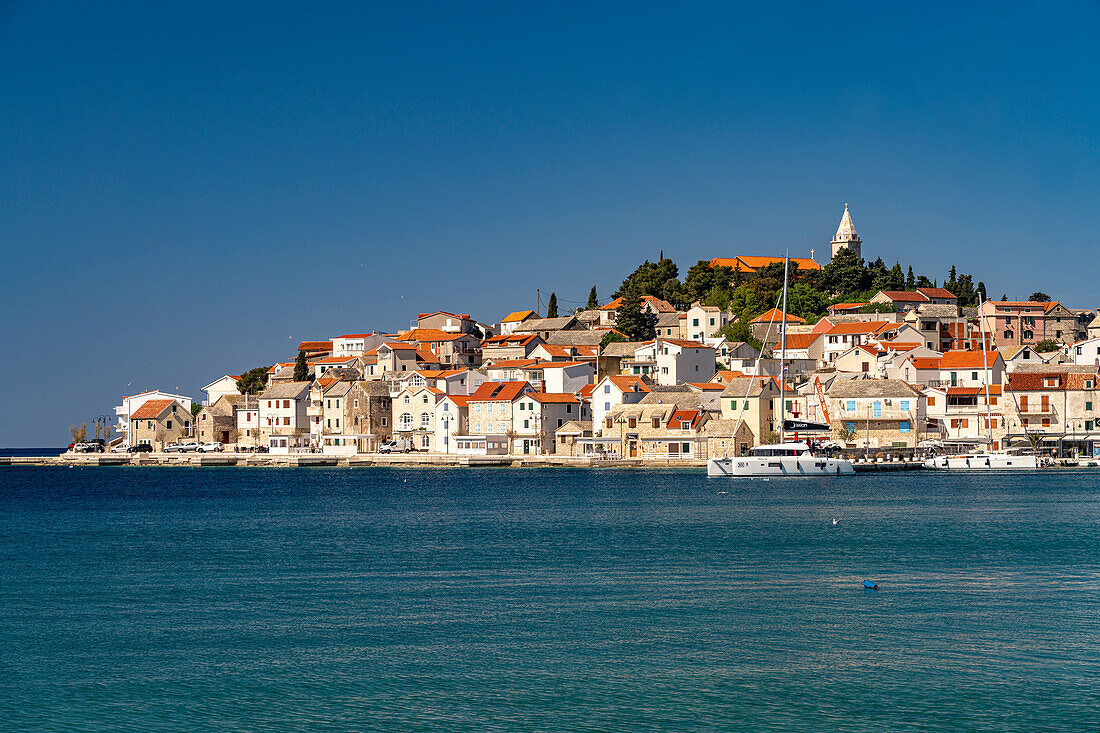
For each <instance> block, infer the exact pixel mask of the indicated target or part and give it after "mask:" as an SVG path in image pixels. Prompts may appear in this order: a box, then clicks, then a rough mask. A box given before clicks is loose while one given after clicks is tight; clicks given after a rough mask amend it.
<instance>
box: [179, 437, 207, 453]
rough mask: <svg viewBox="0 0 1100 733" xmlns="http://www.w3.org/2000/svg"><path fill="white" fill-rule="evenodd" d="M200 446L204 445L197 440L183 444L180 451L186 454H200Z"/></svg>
mask: <svg viewBox="0 0 1100 733" xmlns="http://www.w3.org/2000/svg"><path fill="white" fill-rule="evenodd" d="M200 446H202V443H200V442H199V441H197V440H192V441H190V442H187V443H182V444H181V445H180V450H181V451H183V452H184V453H198V452H199V450H201V447H200Z"/></svg>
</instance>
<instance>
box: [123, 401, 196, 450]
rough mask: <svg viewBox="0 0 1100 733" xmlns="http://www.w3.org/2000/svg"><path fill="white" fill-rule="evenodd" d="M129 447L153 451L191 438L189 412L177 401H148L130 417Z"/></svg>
mask: <svg viewBox="0 0 1100 733" xmlns="http://www.w3.org/2000/svg"><path fill="white" fill-rule="evenodd" d="M130 435H131V440H132V441H133V442H132V443H131V445H151V446H153V450H154V451H160V450H163V449H164V446H166V445H168V444H169V443H178V442H179V441H181V440H183V439H184V438H188V437H190V436H191V411H190V410H188V409H187V408H186V407H184V406H183V404H182V403H181V402H179V401H177V400H148V401H146V402H145V404H143V405H142V406H141V407H139V408H138V409H137V410H136V411H134V413H133V414H131V415H130Z"/></svg>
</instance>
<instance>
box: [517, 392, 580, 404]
mask: <svg viewBox="0 0 1100 733" xmlns="http://www.w3.org/2000/svg"><path fill="white" fill-rule="evenodd" d="M527 396H528V397H530V398H531V399H533V400H534V401H535V402H541V403H543V404H549V403H559V404H565V403H576V402H580V400H579V399H578V398H577V396H576V395H575V394H573V393H572V392H529V393H528V394H527Z"/></svg>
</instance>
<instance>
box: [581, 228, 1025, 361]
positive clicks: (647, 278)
mask: <svg viewBox="0 0 1100 733" xmlns="http://www.w3.org/2000/svg"><path fill="white" fill-rule="evenodd" d="M678 274H679V269H678V268H677V266H676V263H674V262H673V261H672V260H670V259H668V258H666V257H664V256H663V254H662V257H661V259H660V260H658V261H657V262H655V263H654V262H650V261H649V260H646V261H645V262H643V263H642V264H641V265H639V266H638V267H637V268H636V269H635V270H634V271H633V272H631V273H630V274H629V275H627V277H626V279H624V280H623V282H622V284H621V285H620V286H619V289H618V290H617V291H616V292H615V297H621V296H623V295H625V294H627V293H633V294H635V295H637V296H644V295H652V296H654V297H657V298H661V299H662V300H667V301H668V302H669V303H671V304H672V305H673V306H674V307H676V308H677V309H679V310H685V309H687V308H689V307H690V306H691V304H692V303H695V302H699V303H702V304H703V305H712V306H717V307H719V308H721V309H723V310H728V311H730V312H732V313H733V315H734V317H735V319H736V320H735V323H734V324H732V325H737V324H741V325H744V326H745V331H747V324H748V323H749V322H750V321H751V320H752V319H753V318H755V317H756V316H758V315H760V314H761V313H763V312H765V311H767V310H769V309H771V308H775V307H777V306H778V305H779V296H780V294H781V293H782V290H783V263H782V262H781V261H780V262H774V263H772V264H770V265H768V266H766V267H762V268H760V269H759V270H758V271H756V272H742V271H741V269H740V266H738V267H737V268H735V269H732V270H731V269H730V268H728V267H711V266H710V262H709V261H707V260H699V261H698V262H696V263H695V264H694V265H692V266H691V268H690V269H689V270H688V271H687V274H686V275H685V276H684V279H683V282H681V281H680V280H679V278H678ZM788 279H789V282H790V288H789V289H788V294H787V301H788V302H787V310H788V312H790V313H793V314H794V315H797V316H799V317H801V318H804V319H806V320H807V321H808V322H811V323H813V322H816V321H817V320H818V319H820V318H821V317H822V316H824V315H825V313H826V312H827V310H828V307H829V306H830V305H832V304H834V303H848V302H859V303H865V302H867V301H869V300H870V299H871V298H872V297H874V295H875V293H877V292H878V291H880V290H913V289H915V288H933V287H938V286H937V284H936V281H935V280H931V279H929V278H928V277H926V276H924V275H917V274H915V273H914V272H913V267H912V266H909V267H908V268H903V267H902V265H901V263H900V262H895V263H894V265H893V267H887V266H886V263H885V262H883V261H882V259H881V258H879V259H876V260H874V261H873V262H870V263H867V262H864V261H863V260H862V259H860V258H859V257H857V256H856V254H855V253H854V252H852V251H851V250H847V249H846V250H842V251H840V252H838V253H837V255H836V257H834V258H833V259H832V261H831V262H829V264H827V265H825V266H824V267H823V268H822V269H821V270H808V271H803V270H800V269H799V268H798V265H797V264H795V263H794V262H791V263H790V268H789V272H788ZM943 287H944V289H946V290H948V291H950V292H951V293H953V294H954V295H955V296H956V297H958V299H959V300H958V302H959V305H960V306H962V307H973V306H976V305H977V304H978V300H979V297H986V289H985V284H984V283H982V282H978V283H977V284H975V283H974V278H973V277H972V276H971V275H966V274H960V273H958V272H957V271H956V269H955V268H954V267H952V268H951V270H950V272H949V273H948V276H947V279H946V280H945V281H944V284H943ZM1037 295H1042V293H1038V294H1037ZM594 296H595V288H593V292H592V293H591V294H590V297H589V307H592V303H593V302H594V301H595V298H594ZM1033 297H1034V296H1033ZM862 310H863V312H877V313H888V312H896V310H897V309H896V308H895V307H894V306H892V305H890V304H885V305H875V306H869V307H866V308H865V309H862ZM619 317H620V318H622V314H621V313H620V316H619ZM633 317H634V316H632V315H631V316H628V319H630V318H633ZM633 327H634V326H631V328H633ZM745 331H740V332H739V333H741V334H742V335H744V333H745ZM727 337H728V336H727ZM750 337H751V334H750ZM732 340H738V341H746V340H748V339H745V338H737V339H732Z"/></svg>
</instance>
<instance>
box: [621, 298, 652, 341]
mask: <svg viewBox="0 0 1100 733" xmlns="http://www.w3.org/2000/svg"><path fill="white" fill-rule="evenodd" d="M656 324H657V317H656V316H654V315H653V314H652V313H649V312H647V311H643V310H642V299H641V295H640V294H639V293H637V292H634V291H628V292H627V294H626V295H624V296H623V304H622V305H621V306H619V312H618V314H617V315H616V316H615V330H617V331H619V332H620V333H622V334H623V335H624V336H626V337H627V339H628V340H630V341H648V340H649V339H652V338H656V336H657V330H656Z"/></svg>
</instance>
